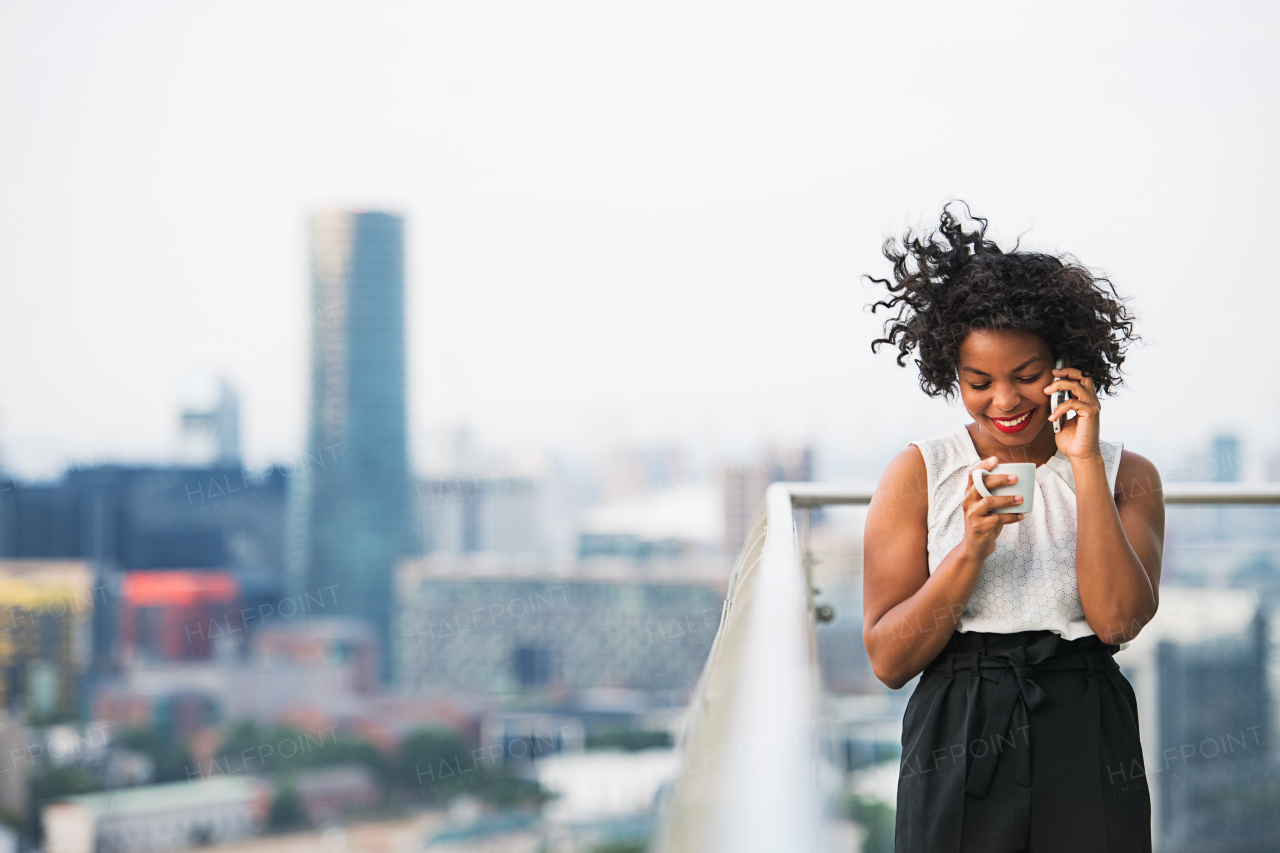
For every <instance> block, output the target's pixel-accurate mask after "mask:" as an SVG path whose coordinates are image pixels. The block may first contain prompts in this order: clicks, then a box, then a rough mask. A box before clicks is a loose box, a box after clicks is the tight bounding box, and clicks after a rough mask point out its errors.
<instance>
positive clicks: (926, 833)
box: [863, 209, 1164, 853]
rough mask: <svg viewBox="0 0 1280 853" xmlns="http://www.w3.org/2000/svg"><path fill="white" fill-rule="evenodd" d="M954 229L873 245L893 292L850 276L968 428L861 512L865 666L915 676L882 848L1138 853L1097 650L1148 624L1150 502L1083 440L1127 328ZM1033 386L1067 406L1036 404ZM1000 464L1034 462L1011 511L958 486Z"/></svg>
mask: <svg viewBox="0 0 1280 853" xmlns="http://www.w3.org/2000/svg"><path fill="white" fill-rule="evenodd" d="M966 212H967V209H966ZM973 222H974V223H976V226H975V227H971V228H969V229H968V230H966V229H965V228H964V227H962V224H961V222H960V221H959V220H958V219H957V218H956V217H954V216H953V215H952V214H951V213H950V212H948V211H946V210H944V211H943V214H942V219H941V227H940V229H939V231H937V232H935V233H933V234H928V235H925V236H923V237H921V236H914V235H912V234H910V233H908V234H907V235H906V237H905V238H904V239H903V241H902V245H901V248H898V247H897V245H896V244H895V242H894V241H893V240H889V241H888V242H886V243H885V247H884V253H885V255H886V257H888V258H889V260H891V261H892V262H893V279H894V280H893V281H892V282H890V281H888V280H887V279H872V280H873V281H875V282H877V283H879V284H883V285H885V286H886V287H887V288H888V289H889V297H888V299H887V300H886V301H881V302H877V303H875V305H873V306H872V310H873V311H875V310H878V309H879V308H881V307H885V308H888V309H890V310H892V309H894V308H897V309H898V311H897V314H896V316H894V317H892V318H890V320H888V321H887V322H886V325H885V334H886V337H884V338H882V339H879V340H877V341H875V342H874V343H873V344H872V349H873V350H874V349H876V347H878V346H880V345H882V344H889V345H890V346H896V347H897V348H898V350H899V353H898V359H897V360H898V363H899V364H900V365H901V364H903V363H904V362H905V360H906V359H907V358H908V357H909V356H910V355H911V354H912V353H913V352H914V353H915V360H916V364H917V365H918V366H919V369H920V386H921V388H922V389H923V390H924V391H925V393H927V394H929V395H930V396H934V397H937V396H945V397H947V398H950V397H952V396H953V395H954V394H955V392H956V390H957V389H958V390H959V392H960V398H961V400H962V401H963V402H964V407H965V409H966V410H967V411H968V413H969V416H970V417H971V418H972V423H969V424H967V425H965V426H961V427H958V428H956V429H954V430H952V431H951V432H948V433H945V434H943V435H940V436H937V437H935V438H931V439H928V440H921V441H916V442H913V443H912V444H910V445H908V446H907V449H905V450H903V451H902V452H901V453H899V454H898V455H897V456H896V457H895V458H894V459H893V461H892V462H890V463H889V466H888V467H887V468H886V469H885V472H884V475H883V476H882V477H881V479H880V483H879V485H878V486H877V489H876V493H875V496H874V498H873V499H872V501H871V506H870V509H869V511H868V514H867V523H866V535H865V546H864V548H865V550H864V577H863V583H864V594H863V595H864V597H863V608H864V627H863V639H864V641H865V643H866V647H867V652H868V654H869V655H870V658H871V664H872V667H873V668H874V670H875V673H876V676H877V677H878V678H879V679H880V680H881V681H883V682H884V683H885V684H887V685H889V686H890V687H892V688H893V689H895V690H896V689H898V688H901V687H902V686H903V685H905V684H906V683H907V682H908V681H910V680H911V679H912V678H914V677H915V676H916V675H920V676H921V677H920V681H919V684H918V685H917V686H916V689H915V691H914V692H913V693H912V695H911V699H910V700H909V702H908V704H907V709H906V714H905V717H904V719H903V726H902V762H901V765H900V769H899V781H898V813H897V835H896V849H897V851H898V853H917V851H919V853H942V851H964V853H968V851H975V853H1015V851H1029V853H1041V852H1042V851H1070V853H1083V851H1089V853H1101V851H1116V853H1119V851H1124V853H1129V851H1150V849H1151V806H1150V798H1149V792H1148V790H1147V786H1146V777H1145V773H1144V765H1143V761H1142V745H1141V742H1140V740H1139V735H1138V718H1137V714H1138V708H1137V701H1136V699H1135V697H1134V693H1133V688H1132V687H1131V686H1130V684H1129V682H1128V680H1127V679H1126V678H1125V677H1124V676H1123V675H1121V674H1120V673H1119V671H1118V667H1117V665H1116V663H1115V661H1114V660H1113V659H1112V654H1113V653H1114V652H1116V651H1118V650H1119V644H1120V643H1124V642H1127V641H1128V640H1131V639H1132V638H1133V637H1134V636H1135V635H1137V633H1138V632H1139V631H1140V630H1141V629H1142V626H1143V625H1145V624H1146V623H1147V622H1148V621H1149V620H1150V619H1151V618H1152V617H1153V616H1154V615H1155V612H1156V606H1157V603H1158V597H1159V596H1158V591H1159V583H1160V557H1161V549H1162V544H1163V541H1164V503H1163V500H1162V499H1161V498H1160V478H1159V475H1158V474H1157V472H1156V469H1155V467H1154V466H1153V465H1152V464H1151V463H1150V462H1148V461H1147V460H1146V459H1144V458H1142V457H1141V456H1139V455H1137V454H1136V453H1133V452H1131V451H1128V450H1123V449H1122V447H1121V445H1120V444H1118V443H1111V442H1105V441H1101V440H1100V439H1099V413H1100V408H1099V403H1098V393H1099V392H1107V391H1109V390H1110V389H1112V388H1113V387H1114V386H1115V385H1117V384H1118V383H1119V382H1120V381H1121V378H1120V373H1119V368H1120V365H1121V363H1122V362H1123V361H1124V350H1125V347H1126V346H1127V345H1128V344H1129V343H1130V342H1131V341H1133V340H1135V339H1136V336H1135V335H1134V334H1133V323H1132V318H1131V315H1130V314H1129V313H1128V311H1127V310H1126V309H1125V307H1124V305H1123V304H1122V303H1121V301H1120V299H1119V297H1118V296H1117V295H1116V293H1115V290H1114V288H1112V287H1111V285H1110V282H1108V281H1107V280H1106V279H1103V278H1095V277H1094V276H1093V275H1091V274H1090V273H1089V272H1088V271H1087V270H1086V269H1084V268H1083V267H1081V266H1080V265H1078V264H1077V263H1075V262H1074V261H1073V260H1071V259H1070V258H1066V259H1060V258H1056V257H1053V256H1049V255H1043V254H1036V253H1031V252H1023V251H1018V250H1017V249H1016V248H1015V249H1014V250H1013V251H1011V252H1003V251H1001V250H1000V248H999V247H998V246H997V245H996V244H995V243H994V242H992V241H989V240H987V239H985V236H984V235H985V232H986V227H987V222H986V220H985V219H980V218H975V219H974V220H973ZM1059 358H1062V359H1065V363H1066V366H1065V367H1064V368H1063V369H1054V364H1055V362H1056V360H1057V359H1059ZM1055 391H1069V392H1070V395H1071V397H1070V399H1069V400H1067V401H1066V402H1064V403H1062V404H1061V405H1059V406H1058V407H1057V408H1053V409H1052V410H1051V405H1050V403H1051V399H1052V396H1053V394H1054V392H1055ZM1068 412H1070V413H1073V416H1072V417H1070V418H1069V419H1066V418H1064V420H1063V421H1062V422H1061V431H1060V432H1056V433H1055V431H1054V429H1053V423H1052V421H1054V420H1055V419H1058V418H1061V417H1063V416H1065V415H1066V414H1067V413H1068ZM1002 462H1031V463H1034V464H1035V465H1036V466H1037V468H1036V472H1035V487H1034V499H1033V501H1032V507H1031V511H1030V512H1029V513H1007V514H997V513H995V512H994V510H996V509H998V508H1000V507H1011V506H1017V505H1018V504H1020V503H1021V501H1022V499H1021V498H1020V497H1017V496H1014V495H1006V496H993V497H983V496H982V495H981V494H979V493H978V491H977V490H976V489H975V487H974V484H973V480H972V476H971V472H972V470H973V469H974V468H982V469H985V470H990V469H991V468H993V467H994V466H995V465H996V464H998V463H1002ZM1013 479H1014V478H1013V477H1010V476H1000V475H990V476H987V477H986V480H985V482H986V485H987V486H988V488H993V487H996V486H1001V485H1006V484H1009V483H1011V482H1012V481H1013ZM1126 484H1128V488H1126Z"/></svg>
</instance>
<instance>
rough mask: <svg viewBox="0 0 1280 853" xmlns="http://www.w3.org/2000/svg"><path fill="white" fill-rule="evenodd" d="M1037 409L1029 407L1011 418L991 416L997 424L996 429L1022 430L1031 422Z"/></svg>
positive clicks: (1007, 430)
mask: <svg viewBox="0 0 1280 853" xmlns="http://www.w3.org/2000/svg"><path fill="white" fill-rule="evenodd" d="M1034 411H1035V409H1028V410H1027V411H1025V412H1023V413H1022V414H1020V415H1014V416H1013V417H1011V418H991V422H992V423H993V424H995V425H996V429H998V430H1000V431H1001V432H1022V430H1024V429H1026V428H1027V426H1028V425H1029V424H1030V423H1031V414H1032V412H1034Z"/></svg>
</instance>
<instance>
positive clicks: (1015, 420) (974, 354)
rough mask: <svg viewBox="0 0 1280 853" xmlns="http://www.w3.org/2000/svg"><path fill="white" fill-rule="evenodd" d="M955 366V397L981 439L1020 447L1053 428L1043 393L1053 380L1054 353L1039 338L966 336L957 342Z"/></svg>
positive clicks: (1009, 333)
mask: <svg viewBox="0 0 1280 853" xmlns="http://www.w3.org/2000/svg"><path fill="white" fill-rule="evenodd" d="M959 367H960V370H959V372H960V397H961V399H962V400H964V407H965V409H967V410H968V412H969V414H970V415H971V416H972V417H973V420H974V422H976V423H977V425H978V428H979V429H980V430H982V433H983V435H984V436H985V437H988V438H990V439H991V440H993V441H998V442H1000V443H1001V444H1003V445H1006V446H1008V447H1024V446H1026V445H1028V444H1031V443H1032V442H1034V441H1035V440H1036V438H1037V437H1038V436H1040V435H1041V434H1042V433H1043V432H1044V430H1052V427H1051V425H1050V424H1049V402H1050V399H1051V397H1050V395H1049V394H1046V393H1044V389H1045V386H1046V385H1048V384H1049V383H1050V382H1052V381H1053V373H1052V372H1051V371H1052V369H1053V354H1052V353H1051V352H1050V351H1049V345H1048V344H1046V343H1045V342H1044V340H1043V339H1042V338H1040V337H1039V336H1038V335H1036V334H1033V333H1031V332H1027V331H1021V330H1015V329H1006V330H1001V331H994V332H970V333H969V336H968V337H967V338H965V339H964V342H963V343H961V344H960V358H959ZM1041 440H1042V441H1043V440H1044V439H1041Z"/></svg>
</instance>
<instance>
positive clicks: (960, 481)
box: [911, 426, 1123, 640]
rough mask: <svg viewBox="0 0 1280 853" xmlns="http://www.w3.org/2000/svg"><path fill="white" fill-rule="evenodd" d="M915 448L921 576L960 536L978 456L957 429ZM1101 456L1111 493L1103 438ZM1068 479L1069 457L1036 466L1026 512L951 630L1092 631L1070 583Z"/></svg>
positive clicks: (1072, 547)
mask: <svg viewBox="0 0 1280 853" xmlns="http://www.w3.org/2000/svg"><path fill="white" fill-rule="evenodd" d="M911 443H912V444H914V445H915V446H916V447H918V448H920V452H921V454H923V456H924V462H925V468H926V469H927V470H928V477H929V538H928V549H929V573H930V574H933V571H934V570H935V569H936V568H937V567H938V564H939V563H941V562H942V560H943V558H944V557H946V556H947V554H948V553H950V552H951V550H952V549H953V548H955V547H956V546H957V545H959V544H960V541H961V540H962V539H963V538H964V511H963V508H962V504H963V502H964V492H965V488H966V487H967V485H968V483H969V477H970V473H969V472H970V471H971V470H972V469H973V466H975V465H977V464H978V463H979V462H980V461H982V460H981V457H979V456H978V451H977V449H976V448H975V447H974V446H973V439H972V438H971V437H970V435H969V431H968V430H967V429H965V427H963V426H961V427H959V428H957V429H954V430H952V431H951V432H948V433H944V434H943V435H939V436H936V437H934V438H930V439H928V440H926V441H913V442H911ZM1101 447H1102V460H1103V463H1104V465H1105V466H1106V471H1107V482H1108V484H1109V485H1110V489H1111V493H1112V494H1115V486H1116V472H1117V471H1118V470H1119V468H1120V451H1121V449H1122V447H1123V445H1121V444H1120V443H1118V442H1117V443H1113V442H1107V441H1103V442H1101ZM1075 489H1076V484H1075V478H1074V477H1072V475H1071V462H1070V460H1068V459H1067V457H1066V456H1064V455H1063V453H1062V451H1058V452H1057V453H1056V454H1055V455H1054V456H1053V457H1052V458H1051V459H1049V461H1048V462H1046V463H1045V464H1043V465H1041V466H1040V467H1038V468H1037V469H1036V484H1035V501H1034V504H1033V506H1032V508H1031V512H1030V513H1029V514H1028V515H1027V516H1026V517H1025V518H1023V519H1022V521H1020V522H1018V523H1017V524H1010V525H1009V526H1007V527H1006V528H1005V529H1004V530H1002V531H1001V532H1000V536H999V537H998V538H997V539H996V550H995V551H994V552H993V553H992V554H991V556H989V557H987V559H986V562H984V563H983V564H982V573H981V574H980V575H979V576H978V584H977V586H975V587H974V589H973V594H972V595H971V596H969V603H968V604H967V605H966V606H965V609H964V612H963V613H961V614H960V620H959V623H958V624H957V625H956V630H957V631H992V632H996V633H1000V634H1009V633H1013V632H1015V631H1045V630H1047V631H1053V632H1054V633H1055V634H1059V635H1060V636H1062V638H1063V639H1066V640H1075V639H1078V638H1080V637H1086V636H1088V635H1090V634H1092V633H1093V629H1092V628H1090V627H1089V623H1088V622H1086V621H1085V618H1084V607H1083V605H1081V603H1080V589H1079V587H1078V586H1077V585H1076V491H1075Z"/></svg>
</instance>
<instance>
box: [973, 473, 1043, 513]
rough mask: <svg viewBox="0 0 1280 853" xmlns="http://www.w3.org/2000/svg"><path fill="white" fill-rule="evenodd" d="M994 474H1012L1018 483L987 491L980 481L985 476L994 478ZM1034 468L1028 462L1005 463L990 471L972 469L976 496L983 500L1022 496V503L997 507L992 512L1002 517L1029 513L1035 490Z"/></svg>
mask: <svg viewBox="0 0 1280 853" xmlns="http://www.w3.org/2000/svg"><path fill="white" fill-rule="evenodd" d="M996 474H1012V475H1013V476H1015V477H1017V478H1018V482H1016V483H1010V484H1008V485H1004V486H996V487H995V488H993V489H988V488H987V484H986V483H984V482H983V481H982V478H983V477H985V476H995V475H996ZM1035 486H1036V466H1035V465H1033V464H1031V463H1030V462H1006V463H1004V464H1002V465H997V466H996V467H994V468H992V469H991V470H990V471H988V470H986V469H985V468H975V469H973V487H974V488H975V489H977V490H978V494H980V495H982V496H983V497H984V498H989V497H991V496H992V495H995V496H997V497H998V496H1001V495H1022V503H1020V504H1015V505H1013V506H1002V507H998V508H996V509H994V510H992V512H998V513H1000V514H1002V515H1009V514H1011V513H1016V512H1026V513H1029V512H1031V505H1032V503H1033V502H1034V498H1035V494H1036V490H1035Z"/></svg>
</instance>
